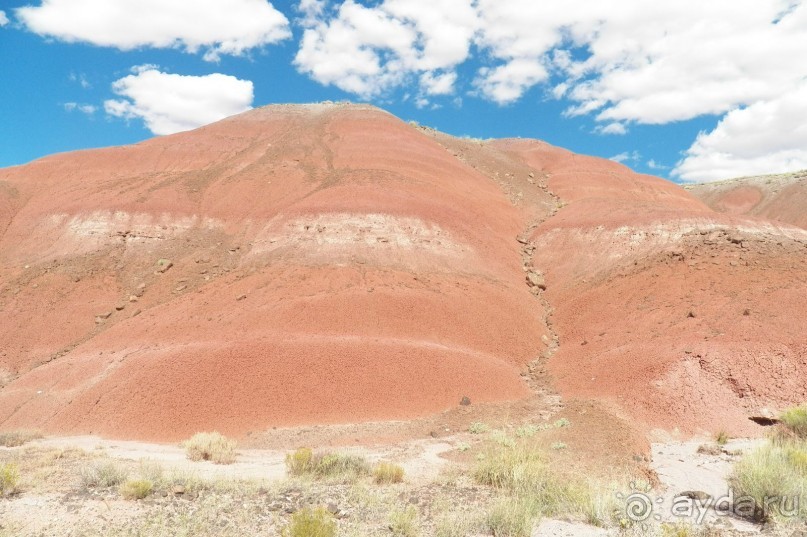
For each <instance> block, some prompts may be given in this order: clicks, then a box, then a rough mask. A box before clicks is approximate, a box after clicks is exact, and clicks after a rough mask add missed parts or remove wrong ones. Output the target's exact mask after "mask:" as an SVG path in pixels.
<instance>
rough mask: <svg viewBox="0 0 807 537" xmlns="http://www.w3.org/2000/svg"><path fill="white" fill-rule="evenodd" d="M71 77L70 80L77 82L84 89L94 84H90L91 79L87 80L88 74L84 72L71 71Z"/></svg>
mask: <svg viewBox="0 0 807 537" xmlns="http://www.w3.org/2000/svg"><path fill="white" fill-rule="evenodd" d="M69 78H70V82H76V83H77V84H79V85H80V86H81V87H82V88H84V89H90V88H91V87H92V84H90V81H89V80H87V76H86V75H85V74H84V73H79V74H76V73H70V76H69Z"/></svg>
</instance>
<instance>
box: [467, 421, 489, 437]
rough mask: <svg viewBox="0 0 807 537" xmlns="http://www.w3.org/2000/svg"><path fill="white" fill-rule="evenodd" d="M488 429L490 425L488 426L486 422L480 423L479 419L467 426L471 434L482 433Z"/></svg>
mask: <svg viewBox="0 0 807 537" xmlns="http://www.w3.org/2000/svg"><path fill="white" fill-rule="evenodd" d="M489 430H490V427H488V425H487V424H486V423H482V422H481V421H475V422H473V423H472V424H471V425H469V426H468V432H469V433H471V434H484V433H486V432H488V431H489Z"/></svg>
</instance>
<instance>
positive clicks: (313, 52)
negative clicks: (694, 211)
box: [296, 0, 807, 178]
mask: <svg viewBox="0 0 807 537" xmlns="http://www.w3.org/2000/svg"><path fill="white" fill-rule="evenodd" d="M299 9H300V10H301V12H302V13H303V14H304V21H305V22H304V24H305V33H304V36H303V39H302V42H301V44H300V49H299V52H298V54H297V57H296V64H297V67H298V69H299V70H300V71H301V72H302V73H306V74H308V75H309V76H311V77H312V78H313V79H314V80H316V81H318V82H320V83H323V84H332V85H335V86H337V87H339V88H341V89H343V90H345V91H348V92H351V93H354V94H357V95H359V96H361V97H365V98H370V97H376V96H378V95H380V94H383V93H384V92H386V91H388V90H390V89H392V88H396V87H398V86H400V85H404V84H407V83H409V82H411V81H412V80H417V81H418V82H417V83H418V86H419V93H418V95H417V98H416V99H415V102H423V101H424V99H425V98H426V97H428V96H430V95H435V94H442V93H443V92H445V93H451V92H456V91H457V90H458V89H460V90H462V89H465V90H466V91H467V90H469V89H470V90H472V91H471V93H472V94H474V95H477V96H482V97H483V98H486V99H489V100H491V101H493V102H496V103H499V104H502V105H505V104H509V103H512V102H515V101H517V100H519V99H522V98H523V97H524V95H525V93H526V92H528V91H529V90H530V89H532V88H535V87H542V88H543V90H544V94H545V97H546V98H555V99H562V100H564V101H565V102H567V103H568V107H567V110H566V112H565V113H566V115H567V116H588V117H591V118H593V119H594V120H595V121H596V122H597V123H598V125H597V127H595V128H594V132H595V133H597V134H615V135H619V134H624V133H625V132H626V131H627V129H628V127H629V126H630V125H631V124H632V123H641V124H658V125H661V124H667V123H670V122H675V121H685V120H688V119H692V118H696V117H699V116H704V115H716V116H723V115H726V114H728V115H726V117H725V118H724V122H723V123H721V126H720V127H719V128H718V129H716V130H715V132H714V133H710V134H708V135H707V134H703V135H701V137H699V139H698V141H697V142H696V143H695V144H694V145H693V146H692V148H690V150H689V152H688V153H687V158H686V159H685V160H684V162H683V163H681V164H680V165H679V166H678V168H676V169H677V171H678V173H679V174H680V176H681V177H682V178H685V177H694V176H695V175H696V168H695V164H696V163H697V162H706V161H705V160H704V159H707V157H708V158H709V159H710V162H712V163H713V164H715V165H719V166H720V167H722V169H723V170H724V171H723V172H716V173H721V174H722V173H725V171H727V170H729V169H735V168H734V166H729V164H728V163H727V160H726V159H728V160H730V161H731V162H734V163H737V162H740V161H743V162H745V163H750V162H752V161H753V162H758V163H760V165H762V161H761V160H759V157H758V156H755V153H754V152H753V151H751V150H750V149H749V150H747V151H746V152H745V153H741V149H740V146H741V145H742V144H741V143H740V141H739V140H738V143H737V146H736V147H735V148H733V149H732V151H733V152H730V155H731V156H730V157H729V156H724V157H722V158H721V159H717V158H716V157H715V156H714V155H715V154H716V153H715V151H716V150H717V148H718V145H721V144H718V143H717V139H718V138H720V135H721V133H725V135H726V136H735V135H736V136H740V137H741V138H742V137H743V136H744V135H742V134H740V133H736V132H735V130H732V131H731V133H729V132H727V131H728V127H729V126H731V125H732V124H734V123H735V121H737V120H736V119H735V118H737V117H740V118H742V117H743V116H744V115H746V114H749V113H751V112H745V110H746V109H760V108H771V107H775V106H776V105H775V103H777V102H779V101H780V100H781V99H783V98H784V97H783V96H784V95H786V94H791V93H793V92H794V91H795V90H796V88H797V87H799V85H800V84H802V81H803V80H805V79H807V62H805V61H804V60H803V56H804V51H805V50H807V2H805V1H804V0H712V1H706V2H704V1H703V0H676V1H675V2H647V1H646V0H599V1H597V2H592V1H591V0H563V1H561V0H542V1H540V2H539V1H535V0H383V1H381V2H379V3H375V4H374V5H372V6H371V7H365V6H363V5H359V4H358V3H356V2H355V1H354V0H346V1H344V2H340V1H338V0H336V1H333V2H327V1H326V0H302V2H301V4H300V8H299ZM472 52H473V53H474V54H475V56H476V58H475V59H476V60H477V61H478V62H479V64H480V65H479V66H477V67H476V73H475V76H474V77H473V80H472V82H471V87H470V88H469V87H466V88H458V87H457V86H458V85H459V83H460V82H459V80H458V78H457V77H456V70H457V67H458V66H459V65H461V64H463V63H465V62H466V60H468V59H469V57H470V54H471V53H472ZM452 75H453V78H448V77H450V76H452ZM438 77H442V78H439V80H440V81H443V82H445V83H444V84H437V83H436V81H437V80H438ZM449 81H450V82H451V84H449V83H448V82H449ZM764 103H768V104H767V105H765V104H764ZM758 134H759V135H760V136H762V135H763V134H762V133H758ZM766 136H768V137H767V138H765V143H764V144H763V145H764V146H766V147H769V148H770V152H769V155H776V158H775V159H773V160H768V161H767V162H766V163H765V165H770V166H772V167H774V168H777V169H778V168H781V167H782V166H784V167H790V166H791V163H794V162H798V159H797V158H796V157H794V156H793V155H792V154H791V152H790V151H791V149H787V148H786V147H785V145H786V144H785V145H777V144H779V143H782V142H784V141H783V140H782V139H781V137H780V136H778V135H777V134H776V133H775V132H774V131H771V132H770V133H769V134H767V135H766ZM727 143H728V142H722V145H725V144H727ZM697 173H700V172H697Z"/></svg>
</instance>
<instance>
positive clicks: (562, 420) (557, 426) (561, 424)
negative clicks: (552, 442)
mask: <svg viewBox="0 0 807 537" xmlns="http://www.w3.org/2000/svg"><path fill="white" fill-rule="evenodd" d="M554 425H555V429H562V428H563V427H570V426H571V425H572V422H571V421H569V420H568V419H566V418H560V419H559V420H557V421H555V423H554Z"/></svg>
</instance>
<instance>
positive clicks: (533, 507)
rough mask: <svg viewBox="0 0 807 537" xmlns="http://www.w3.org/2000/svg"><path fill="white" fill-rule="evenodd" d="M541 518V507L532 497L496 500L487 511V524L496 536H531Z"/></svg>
mask: <svg viewBox="0 0 807 537" xmlns="http://www.w3.org/2000/svg"><path fill="white" fill-rule="evenodd" d="M539 518H540V507H539V505H538V504H536V503H535V499H534V498H531V497H521V496H514V497H507V498H502V499H500V500H498V501H497V502H495V503H494V504H493V505H492V506H491V507H490V508H489V509H488V512H487V517H486V524H487V526H488V529H489V531H490V532H491V533H492V534H493V535H495V536H496V537H500V536H501V537H529V536H530V535H531V534H532V527H533V525H534V524H535V522H536V521H537V520H538V519H539Z"/></svg>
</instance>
